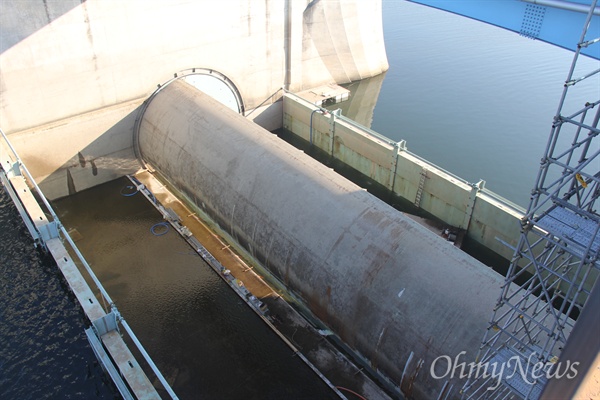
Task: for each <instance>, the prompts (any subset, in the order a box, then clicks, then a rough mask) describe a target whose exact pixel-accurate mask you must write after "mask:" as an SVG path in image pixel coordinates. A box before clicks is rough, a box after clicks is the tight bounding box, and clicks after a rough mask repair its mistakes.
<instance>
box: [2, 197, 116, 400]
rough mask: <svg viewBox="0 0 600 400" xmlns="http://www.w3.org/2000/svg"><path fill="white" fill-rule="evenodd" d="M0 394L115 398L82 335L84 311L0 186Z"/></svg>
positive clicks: (52, 261)
mask: <svg viewBox="0 0 600 400" xmlns="http://www.w3.org/2000/svg"><path fill="white" fill-rule="evenodd" d="M0 227H1V229H0V398H1V399H24V400H27V399H112V398H118V397H117V396H116V395H115V392H114V391H113V389H112V384H111V383H109V382H107V380H106V378H105V376H104V373H103V371H102V368H101V367H100V366H99V365H98V363H97V361H96V357H95V356H94V353H93V352H92V349H91V348H90V346H89V344H88V341H87V339H86V337H85V334H84V331H83V326H84V322H85V316H84V315H83V312H82V311H81V309H80V307H79V303H78V302H77V301H76V299H75V298H74V296H72V295H70V294H67V293H68V288H67V287H66V283H65V282H64V279H63V278H62V274H61V273H60V271H59V269H58V268H57V267H56V264H55V262H54V260H53V259H52V258H48V257H47V256H44V255H43V254H42V253H39V252H38V251H36V250H34V247H33V241H32V240H31V237H30V236H29V232H28V231H27V229H26V228H25V225H24V224H23V221H22V220H21V217H20V216H19V214H18V212H17V210H16V208H15V206H14V204H13V203H12V200H11V199H10V197H8V196H7V195H6V193H5V192H4V190H3V188H1V187H0Z"/></svg>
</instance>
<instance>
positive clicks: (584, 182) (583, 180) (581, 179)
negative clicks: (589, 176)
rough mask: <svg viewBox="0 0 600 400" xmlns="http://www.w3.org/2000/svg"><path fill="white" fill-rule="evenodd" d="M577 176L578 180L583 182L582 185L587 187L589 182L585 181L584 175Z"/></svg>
mask: <svg viewBox="0 0 600 400" xmlns="http://www.w3.org/2000/svg"><path fill="white" fill-rule="evenodd" d="M575 178H577V180H578V181H579V183H581V186H583V188H584V189H585V188H586V187H587V182H586V181H585V179H583V176H581V175H580V174H575Z"/></svg>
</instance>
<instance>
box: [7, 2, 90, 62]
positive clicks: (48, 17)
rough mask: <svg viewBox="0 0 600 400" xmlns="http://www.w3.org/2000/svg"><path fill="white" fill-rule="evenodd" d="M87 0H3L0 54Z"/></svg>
mask: <svg viewBox="0 0 600 400" xmlns="http://www.w3.org/2000/svg"><path fill="white" fill-rule="evenodd" d="M85 1H86V0H60V1H49V0H43V1H41V2H40V1H36V2H33V1H3V2H1V3H0V26H1V27H2V34H1V35H0V54H2V53H4V52H5V51H6V50H8V49H10V48H11V47H13V46H15V45H16V44H18V43H19V42H21V41H22V40H25V39H26V38H28V37H29V36H31V35H32V34H34V33H35V32H37V31H39V30H40V29H42V28H44V27H45V26H47V25H50V24H51V23H52V22H53V21H55V20H57V19H58V18H60V17H62V16H63V15H65V14H67V13H68V12H69V11H71V10H73V9H74V8H77V7H79V6H81V5H82V4H84V3H85Z"/></svg>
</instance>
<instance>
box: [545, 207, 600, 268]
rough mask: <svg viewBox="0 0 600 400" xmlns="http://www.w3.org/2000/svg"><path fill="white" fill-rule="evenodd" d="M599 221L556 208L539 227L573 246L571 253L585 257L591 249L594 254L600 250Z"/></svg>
mask: <svg viewBox="0 0 600 400" xmlns="http://www.w3.org/2000/svg"><path fill="white" fill-rule="evenodd" d="M598 225H599V223H598V221H594V220H592V219H590V218H586V217H584V216H582V215H580V214H575V213H574V212H572V211H570V210H567V209H566V208H563V207H554V208H553V209H552V210H550V211H549V212H548V213H547V214H546V215H544V216H543V217H542V218H540V220H539V221H538V222H537V226H538V227H540V228H542V229H543V230H545V231H546V232H548V233H550V234H552V235H554V236H557V237H559V238H561V239H563V240H565V242H567V243H568V244H571V245H572V249H571V251H572V252H573V253H575V254H576V255H578V256H580V257H583V256H584V253H585V252H586V250H587V249H588V247H589V248H590V251H591V252H592V253H597V252H598V249H600V235H598V234H597V232H598Z"/></svg>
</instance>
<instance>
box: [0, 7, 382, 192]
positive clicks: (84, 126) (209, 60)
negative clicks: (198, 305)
mask: <svg viewBox="0 0 600 400" xmlns="http://www.w3.org/2000/svg"><path fill="white" fill-rule="evenodd" d="M0 53H1V54H0V99H1V101H0V123H1V124H2V129H3V130H4V132H6V133H7V134H8V135H10V136H11V141H12V143H13V144H14V145H15V146H16V148H17V150H18V151H19V154H20V155H21V157H22V158H23V159H24V161H25V162H26V163H27V165H28V166H29V168H30V170H31V172H32V173H33V175H34V177H35V178H36V180H37V181H38V182H40V183H41V186H42V188H43V189H44V191H45V193H46V195H47V196H48V197H49V198H57V197H62V196H65V195H68V194H69V193H73V192H76V191H79V190H83V189H85V188H88V187H91V186H94V185H98V184H100V183H103V182H106V181H108V180H111V179H115V178H117V177H119V176H122V175H123V174H126V173H131V172H134V171H135V170H136V169H137V168H138V164H137V162H136V161H135V157H134V155H133V151H132V132H133V126H134V124H135V119H136V115H137V113H138V111H139V108H140V106H141V104H142V103H143V101H144V100H145V99H146V98H147V97H148V96H149V95H150V94H151V93H152V92H153V91H154V90H155V89H156V87H157V85H159V84H163V83H164V82H166V81H168V80H169V79H171V78H173V76H174V75H175V74H178V75H182V74H188V73H192V72H195V73H203V74H209V75H211V76H213V77H214V78H215V79H221V78H223V79H227V80H228V82H230V83H231V85H232V87H233V88H235V91H236V92H237V93H238V94H239V97H240V99H241V101H240V102H241V104H239V108H240V110H241V111H242V113H246V114H247V113H249V112H252V110H253V109H254V108H255V107H258V106H259V105H262V106H263V107H262V108H261V109H260V110H258V111H256V112H254V113H253V114H252V118H253V119H256V120H257V122H259V123H262V124H263V125H265V126H268V127H269V129H275V128H278V127H280V126H281V121H282V118H281V103H280V102H278V103H275V102H276V100H278V99H279V98H280V97H281V91H280V89H281V88H282V87H284V86H285V87H286V88H287V89H289V90H292V91H300V90H303V89H308V88H312V87H315V86H319V85H322V84H326V83H330V82H337V83H346V82H351V81H355V80H360V79H363V78H367V77H371V76H375V75H378V74H380V73H382V72H383V71H385V70H387V68H388V63H387V58H386V54H385V47H384V43H383V30H382V21H381V1H380V0H377V1H369V2H365V1H357V0H328V1H319V0H314V1H303V0H294V1H292V0H284V1H272V0H271V1H269V0H229V1H225V2H223V1H222V2H219V1H213V0H183V1H177V2H173V1H167V0H128V1H125V2H112V1H110V2H107V1H103V0H87V1H79V0H61V1H35V2H34V1H7V2H3V3H2V13H0ZM213 72H214V74H213ZM274 94H275V95H274ZM263 111H264V112H263ZM261 112H263V113H262V114H261ZM42 154H43V155H42Z"/></svg>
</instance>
